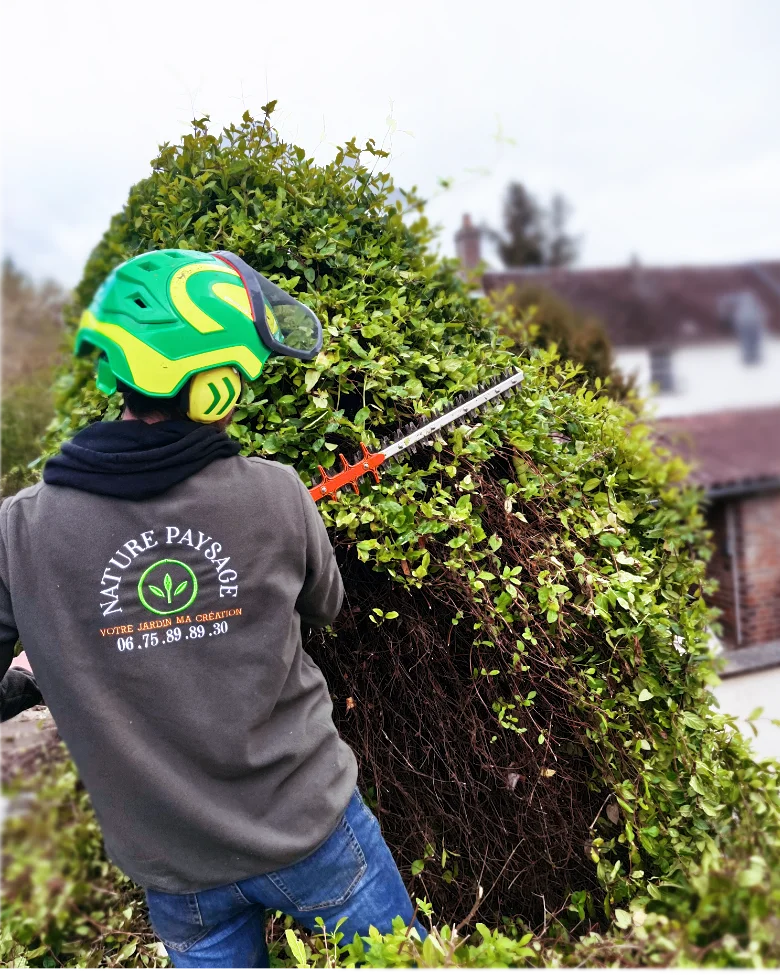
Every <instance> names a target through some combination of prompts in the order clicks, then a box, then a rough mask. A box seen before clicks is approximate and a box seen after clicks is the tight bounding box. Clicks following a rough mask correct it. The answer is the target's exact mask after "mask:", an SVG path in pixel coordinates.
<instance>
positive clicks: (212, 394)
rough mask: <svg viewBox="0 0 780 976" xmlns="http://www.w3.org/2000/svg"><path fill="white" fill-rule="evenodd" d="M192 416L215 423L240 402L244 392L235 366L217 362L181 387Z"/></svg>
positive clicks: (197, 419) (186, 406) (198, 419)
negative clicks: (217, 364) (239, 399)
mask: <svg viewBox="0 0 780 976" xmlns="http://www.w3.org/2000/svg"><path fill="white" fill-rule="evenodd" d="M182 395H183V397H184V398H185V404H183V406H185V409H186V411H187V416H188V417H189V418H190V420H196V421H197V422H198V423H199V424H213V423H214V422H215V421H217V420H221V419H222V418H223V417H224V416H225V415H226V414H228V413H229V412H230V411H231V410H232V409H233V407H234V406H235V405H236V404H237V403H238V398H239V397H240V396H241V374H240V373H239V372H238V370H237V369H234V368H233V367H232V366H215V367H214V368H213V369H205V370H203V372H202V373H196V374H195V376H193V377H192V379H191V380H190V382H189V383H188V384H187V385H186V386H185V387H184V389H183V390H182Z"/></svg>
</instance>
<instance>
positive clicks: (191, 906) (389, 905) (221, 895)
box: [146, 790, 426, 969]
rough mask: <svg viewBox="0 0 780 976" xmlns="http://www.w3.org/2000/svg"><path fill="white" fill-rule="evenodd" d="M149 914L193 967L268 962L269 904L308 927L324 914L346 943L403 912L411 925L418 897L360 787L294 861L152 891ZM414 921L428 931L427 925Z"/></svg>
mask: <svg viewBox="0 0 780 976" xmlns="http://www.w3.org/2000/svg"><path fill="white" fill-rule="evenodd" d="M146 900H147V903H148V905H149V916H150V918H151V921H152V927H153V928H154V930H155V932H156V933H157V936H158V938H159V939H160V940H161V941H162V942H163V943H164V944H165V947H166V948H167V950H168V955H169V956H170V958H171V961H172V962H173V964H174V965H175V966H181V967H187V968H190V969H207V968H215V969H225V968H227V967H230V966H235V967H238V968H241V969H262V968H267V967H268V965H269V960H268V950H267V948H266V944H265V913H266V911H282V912H284V913H285V914H286V915H292V917H293V918H294V919H295V920H296V921H297V922H299V923H300V924H301V925H302V926H304V928H308V929H315V928H316V926H315V921H314V920H315V919H316V918H317V917H320V918H322V920H323V921H324V922H325V927H326V929H327V931H328V932H332V931H333V930H334V929H335V927H336V924H337V922H338V921H339V919H341V918H343V917H344V916H347V920H346V922H344V923H343V924H342V926H341V928H340V931H341V932H343V933H344V937H343V939H342V940H341V943H340V944H341V945H347V943H349V942H351V941H352V938H353V936H354V935H355V933H356V932H357V933H358V934H359V935H368V929H369V926H371V925H375V926H376V927H377V928H378V929H379V931H380V932H391V931H392V928H393V919H394V918H395V917H396V916H397V915H400V916H401V918H402V919H403V920H404V922H405V923H406V924H407V925H408V924H409V923H410V922H411V920H412V914H413V912H412V903H411V900H410V898H409V895H408V893H407V891H406V888H405V887H404V883H403V881H402V880H401V875H400V874H399V873H398V868H397V867H396V865H395V862H394V861H393V856H392V854H391V853H390V851H389V850H388V847H387V844H386V843H385V841H384V838H383V837H382V834H381V832H380V830H379V824H378V823H377V820H376V817H374V815H373V814H372V813H371V811H370V810H369V809H368V807H367V806H366V805H365V803H364V802H363V800H362V798H361V796H360V793H359V792H358V791H357V790H355V793H354V795H353V797H352V799H351V801H350V803H349V806H348V807H347V809H346V811H345V813H344V816H343V818H342V820H341V822H340V823H339V825H338V827H336V829H335V830H334V831H333V833H332V834H331V835H330V837H328V839H327V840H326V841H325V842H324V843H323V844H321V845H320V846H319V847H318V848H317V850H316V851H314V853H313V854H310V855H309V856H308V857H307V858H304V860H302V861H299V862H298V863H297V864H292V865H290V867H286V868H282V869H281V870H279V871H274V872H272V873H270V874H262V875H260V876H259V877H256V878H249V879H248V880H247V881H237V882H235V883H234V884H229V885H223V886H222V887H221V888H211V889H209V890H207V891H199V892H197V893H196V894H190V895H170V894H165V893H164V892H160V891H152V890H151V889H149V890H147V892H146ZM415 926H416V928H417V930H418V932H419V933H420V936H421V937H422V938H425V935H426V932H425V930H424V929H423V927H422V926H421V925H420V924H419V922H416V923H415Z"/></svg>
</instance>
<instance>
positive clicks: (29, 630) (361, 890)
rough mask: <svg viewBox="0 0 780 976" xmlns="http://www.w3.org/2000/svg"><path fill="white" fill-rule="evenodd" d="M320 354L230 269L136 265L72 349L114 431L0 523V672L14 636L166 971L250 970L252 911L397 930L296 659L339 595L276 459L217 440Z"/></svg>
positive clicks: (165, 260) (100, 297) (339, 752)
mask: <svg viewBox="0 0 780 976" xmlns="http://www.w3.org/2000/svg"><path fill="white" fill-rule="evenodd" d="M321 342H322V330H321V327H320V324H319V322H318V321H317V319H316V317H315V316H314V314H313V313H312V312H311V311H310V310H309V309H307V308H305V306H303V305H301V304H300V303H298V302H296V301H295V300H294V299H292V298H291V297H290V296H288V295H286V294H285V293H284V292H282V291H281V290H280V289H278V288H277V287H276V286H274V285H273V284H271V283H270V282H269V281H267V280H266V279H265V278H263V277H262V276H261V275H259V274H257V273H256V272H255V271H254V270H253V269H252V268H250V267H249V266H248V265H247V264H246V263H245V262H244V261H243V260H242V259H241V258H239V257H237V256H236V255H233V254H229V253H227V252H216V253H214V254H201V253H198V252H193V251H180V250H161V251H155V252H151V253H148V254H142V255H139V256H137V257H135V258H133V259H131V260H130V261H128V262H126V263H125V264H123V265H121V266H120V267H118V268H117V269H115V270H114V271H113V272H112V274H111V275H110V276H109V278H108V279H107V280H106V282H105V283H104V284H103V286H102V287H101V288H100V289H99V291H98V293H97V295H96V296H95V299H94V301H93V303H92V305H91V306H90V308H89V309H88V310H87V311H85V313H84V315H83V317H82V320H81V323H80V326H79V330H78V333H77V335H76V353H77V354H81V353H87V352H90V351H93V350H95V349H96V350H98V351H99V360H98V373H97V385H98V387H99V389H100V390H102V391H103V392H104V393H106V394H112V393H113V392H115V391H116V390H117V389H118V390H119V391H120V392H122V393H123V395H124V400H125V412H124V416H123V419H122V420H119V421H113V422H104V423H97V424H93V425H92V426H91V427H88V428H87V429H85V430H83V431H82V432H80V433H79V434H77V435H76V436H75V437H74V438H73V440H72V441H71V442H70V443H67V444H65V445H64V446H63V448H62V453H61V454H60V455H59V456H57V457H56V458H53V459H52V460H50V461H49V462H48V463H47V465H46V467H45V470H44V480H43V483H41V484H39V485H36V486H35V487H33V488H29V489H26V490H24V491H22V492H20V493H19V494H18V495H16V496H15V497H13V498H11V499H8V500H6V501H5V502H4V503H3V505H2V508H0V655H1V656H0V667H1V671H0V673H4V672H5V671H6V669H7V668H8V666H9V664H10V662H11V659H12V654H13V646H14V643H15V641H16V639H17V635H18V636H19V637H21V640H22V643H23V645H24V648H25V650H26V652H27V655H28V657H29V660H30V663H31V665H32V668H33V670H34V672H35V675H36V678H37V680H38V683H39V685H40V689H41V692H42V694H43V696H44V698H45V700H46V703H47V705H48V706H49V708H50V709H51V712H52V715H53V716H54V718H55V721H56V722H57V726H58V728H59V731H60V733H61V735H62V737H63V739H64V740H65V742H66V743H67V745H68V747H69V749H70V751H71V754H72V756H73V758H74V761H75V762H76V765H77V766H78V769H79V772H80V774H81V777H82V779H83V781H84V784H85V786H86V787H87V789H88V791H89V793H90V796H91V798H92V802H93V804H94V808H95V813H96V815H97V817H98V820H99V822H100V824H101V826H102V829H103V834H104V838H105V844H106V850H107V852H108V854H109V856H110V857H111V858H112V859H113V860H114V861H115V862H116V863H117V864H118V865H119V866H120V867H121V868H122V869H123V870H124V871H125V872H126V873H127V874H128V875H129V876H130V877H131V878H133V879H134V880H135V881H136V882H137V883H138V884H139V885H142V886H143V887H144V888H145V889H146V892H147V900H148V904H149V912H150V916H151V920H152V924H153V926H154V928H155V930H156V932H157V934H158V936H159V937H160V939H161V940H162V941H163V942H164V943H165V945H166V946H167V948H168V952H169V954H170V956H171V958H172V959H173V961H174V963H175V964H176V965H179V966H188V967H228V966H240V967H262V966H266V965H267V964H268V957H267V951H266V947H265V940H264V914H265V911H266V910H281V911H284V912H286V913H289V914H290V915H293V916H294V917H295V918H296V919H297V920H298V921H299V922H300V923H301V924H303V925H305V926H308V927H314V920H315V918H316V917H317V916H321V917H322V918H323V919H324V921H325V924H326V926H327V927H328V928H329V929H331V930H332V929H333V928H334V927H335V925H336V923H337V922H338V920H339V919H341V918H342V917H344V916H347V922H346V923H344V925H343V926H342V931H343V932H344V936H345V940H346V941H349V940H351V939H352V937H353V935H354V933H356V932H357V933H360V934H368V928H369V926H370V925H375V926H377V928H379V929H380V930H388V931H389V930H390V929H391V927H392V920H393V918H394V917H395V916H397V915H400V916H402V918H403V919H404V922H406V923H411V921H412V906H411V902H410V900H409V896H408V894H407V892H406V890H405V888H404V886H403V883H402V881H401V878H400V875H399V874H398V870H397V868H396V866H395V864H394V863H393V860H392V857H391V855H390V852H389V850H388V849H387V846H386V845H385V843H384V841H383V839H382V837H381V834H380V832H379V827H378V824H377V822H376V820H375V818H374V817H373V815H372V814H371V813H370V812H369V810H368V809H367V808H366V806H365V805H364V804H363V801H362V800H361V798H360V795H359V793H358V792H357V791H356V789H355V783H356V776H357V771H356V763H355V759H354V757H353V755H352V753H351V751H350V749H349V748H348V747H347V746H346V744H345V743H344V742H342V741H341V740H340V739H339V737H338V734H337V732H336V729H335V726H334V724H333V720H332V714H331V711H332V705H331V700H330V697H329V695H328V691H327V687H326V685H325V681H324V678H323V676H322V674H321V672H320V671H319V669H318V668H317V666H316V665H315V664H314V662H313V661H312V660H311V658H309V657H308V655H306V654H305V653H304V652H303V649H302V645H301V625H303V626H304V627H323V626H326V625H328V624H330V623H332V621H333V620H334V618H335V617H336V614H337V613H338V611H339V607H340V605H341V600H342V595H343V588H342V583H341V578H340V575H339V572H338V569H337V567H336V562H335V558H334V555H333V550H332V548H331V545H330V542H329V540H328V536H327V533H326V531H325V528H324V526H323V523H322V521H321V519H320V517H319V514H318V512H317V510H316V507H315V505H314V502H313V501H312V499H311V498H310V496H309V493H308V491H307V490H306V489H305V487H304V486H303V484H302V482H301V481H300V479H299V478H298V476H297V475H296V473H295V472H294V471H293V470H292V469H291V468H289V467H286V466H284V465H281V464H277V463H275V462H272V461H265V460H260V459H257V458H245V457H240V456H238V446H237V444H236V443H235V442H234V441H232V440H231V439H230V438H229V437H228V436H227V435H226V434H225V433H224V432H223V428H224V426H225V425H226V423H227V422H228V421H229V418H230V416H231V414H232V411H233V409H234V407H235V404H236V402H237V400H238V398H239V396H240V392H241V376H242V375H243V377H245V378H246V379H247V380H254V379H257V377H258V376H259V375H260V373H261V371H262V369H263V364H264V363H265V361H266V360H267V359H268V357H269V356H270V355H272V354H276V355H284V356H292V357H297V358H299V359H311V358H313V357H314V356H316V354H317V352H318V351H319V349H320V346H321ZM418 931H419V932H420V934H421V935H422V934H424V932H423V930H422V929H421V928H420V927H419V926H418Z"/></svg>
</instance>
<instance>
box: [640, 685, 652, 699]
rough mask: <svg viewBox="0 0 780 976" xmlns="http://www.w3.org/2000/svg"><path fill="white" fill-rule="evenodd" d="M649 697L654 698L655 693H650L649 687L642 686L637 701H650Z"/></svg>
mask: <svg viewBox="0 0 780 976" xmlns="http://www.w3.org/2000/svg"><path fill="white" fill-rule="evenodd" d="M651 698H655V695H654V694H653V693H652V691H650V689H649V688H643V689H642V690H641V691H640V692H639V701H641V702H646V701H650V699H651Z"/></svg>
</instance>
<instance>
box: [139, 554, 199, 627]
mask: <svg viewBox="0 0 780 976" xmlns="http://www.w3.org/2000/svg"><path fill="white" fill-rule="evenodd" d="M197 595H198V577H197V576H196V575H195V573H194V572H193V571H192V569H191V568H190V567H189V566H188V565H187V564H186V563H183V562H181V560H179V559H158V560H157V562H156V563H152V565H151V566H150V567H149V568H148V569H147V570H145V571H144V572H143V573H142V575H141V578H140V579H139V580H138V599H139V600H140V601H141V603H142V604H143V605H144V606H145V607H146V609H147V610H148V611H149V612H150V613H156V614H157V616H158V617H166V616H168V614H171V613H181V612H182V610H186V609H187V607H188V606H190V604H191V603H192V601H193V600H194V599H195V597H196V596H197Z"/></svg>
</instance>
